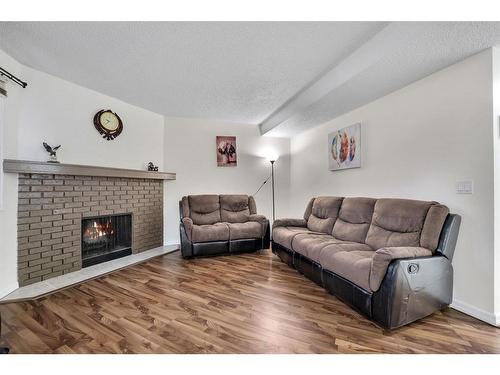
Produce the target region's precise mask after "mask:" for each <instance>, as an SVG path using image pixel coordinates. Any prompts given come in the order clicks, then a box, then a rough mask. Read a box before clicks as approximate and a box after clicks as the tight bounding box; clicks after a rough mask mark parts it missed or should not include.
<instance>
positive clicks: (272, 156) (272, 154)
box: [266, 151, 280, 161]
mask: <svg viewBox="0 0 500 375" xmlns="http://www.w3.org/2000/svg"><path fill="white" fill-rule="evenodd" d="M279 157H280V156H279V155H278V154H277V153H276V152H272V151H270V152H268V153H266V160H267V161H276V160H278V158H279Z"/></svg>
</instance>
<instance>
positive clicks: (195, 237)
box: [179, 195, 270, 258]
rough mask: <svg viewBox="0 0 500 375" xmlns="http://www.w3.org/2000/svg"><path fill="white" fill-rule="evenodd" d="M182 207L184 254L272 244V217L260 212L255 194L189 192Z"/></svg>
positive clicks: (230, 251)
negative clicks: (270, 224)
mask: <svg viewBox="0 0 500 375" xmlns="http://www.w3.org/2000/svg"><path fill="white" fill-rule="evenodd" d="M179 210H180V217H181V223H180V231H181V254H182V256H183V257H184V258H191V257H195V256H207V255H224V254H235V253H242V252H249V251H256V250H261V249H268V248H269V245H270V239H269V238H270V233H269V232H270V230H269V221H268V220H267V219H266V217H265V216H263V215H257V207H256V205H255V200H254V198H253V197H252V196H248V195H189V196H187V197H182V200H181V201H180V202H179Z"/></svg>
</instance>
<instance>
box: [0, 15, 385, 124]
mask: <svg viewBox="0 0 500 375" xmlns="http://www.w3.org/2000/svg"><path fill="white" fill-rule="evenodd" d="M384 26H385V24H384V23H373V22H372V23H370V22H268V23H265V22H248V23H245V22H200V23H198V22H180V23H179V22H62V23H58V22H14V23H10V22H0V48H1V49H3V50H4V51H5V52H6V53H8V54H10V55H11V56H13V57H14V58H16V59H17V60H18V61H20V62H21V63H23V64H25V65H27V66H30V67H32V68H35V69H38V70H41V71H43V72H46V73H49V74H52V75H55V76H58V77H61V78H63V79H66V80H68V81H71V82H75V83H77V84H80V85H82V86H85V87H88V88H91V89H93V90H96V91H99V92H102V93H105V94H107V95H110V96H113V97H116V98H119V99H122V100H124V101H126V102H128V103H131V104H134V105H137V106H141V107H144V108H147V109H149V110H152V111H154V112H158V113H161V114H164V115H166V116H178V117H194V118H204V119H212V120H222V121H232V122H237V123H250V124H259V123H260V122H261V121H263V120H264V119H265V118H267V117H268V116H269V115H270V114H271V113H272V112H274V111H275V110H276V109H277V108H278V107H280V106H281V105H282V104H283V103H284V102H286V101H287V100H288V99H289V98H290V97H292V96H294V95H295V94H296V93H297V92H298V91H300V90H301V89H303V88H304V86H306V85H307V84H308V83H309V82H311V80H314V79H315V78H316V77H317V76H318V75H321V74H322V73H324V72H325V71H327V70H329V69H330V68H331V67H332V66H333V65H334V64H335V63H336V62H338V61H340V60H342V59H343V58H345V57H346V56H348V55H349V54H350V53H351V52H352V51H354V50H355V49H357V48H358V47H359V46H360V45H362V44H363V43H364V42H366V41H367V40H368V39H369V38H370V37H372V36H373V35H374V34H375V33H377V32H378V31H379V30H380V29H381V28H382V27H384Z"/></svg>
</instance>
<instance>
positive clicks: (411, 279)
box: [272, 197, 460, 329]
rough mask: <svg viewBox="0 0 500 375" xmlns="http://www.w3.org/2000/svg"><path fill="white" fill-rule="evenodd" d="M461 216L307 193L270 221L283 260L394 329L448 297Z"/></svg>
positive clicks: (430, 206)
mask: <svg viewBox="0 0 500 375" xmlns="http://www.w3.org/2000/svg"><path fill="white" fill-rule="evenodd" d="M459 227H460V216H458V215H454V214H450V213H449V210H448V208H447V207H446V206H443V205H441V204H438V203H436V202H425V201H417V200H408V199H373V198H342V197H318V198H312V199H311V200H310V201H309V204H308V205H307V208H306V211H305V213H304V217H303V218H302V219H279V220H276V221H275V222H274V224H273V236H272V239H273V240H272V249H273V252H274V253H275V254H277V255H278V256H279V257H280V258H281V260H282V261H284V262H285V263H287V264H288V265H290V266H292V267H294V268H296V269H297V270H298V271H299V272H301V273H302V274H304V275H305V276H306V277H308V278H310V279H311V280H313V281H314V282H316V283H317V284H319V285H321V286H323V287H324V288H325V289H327V290H328V291H329V292H330V293H332V294H334V295H336V296H337V297H339V298H340V299H341V300H343V301H344V302H346V303H347V304H349V305H351V306H352V307H354V308H356V309H357V310H358V311H360V312H362V313H363V314H365V315H366V316H368V317H369V318H371V319H372V320H374V321H375V322H377V323H378V324H379V325H381V326H383V327H385V328H389V329H393V328H396V327H399V326H402V325H405V324H408V323H410V322H412V321H415V320H417V319H420V318H423V317H425V316H427V315H429V314H431V313H433V312H435V311H437V310H440V309H442V308H444V307H446V306H448V305H449V304H450V303H451V300H452V289H453V267H452V265H451V260H452V257H453V253H454V250H455V245H456V241H457V236H458V230H459Z"/></svg>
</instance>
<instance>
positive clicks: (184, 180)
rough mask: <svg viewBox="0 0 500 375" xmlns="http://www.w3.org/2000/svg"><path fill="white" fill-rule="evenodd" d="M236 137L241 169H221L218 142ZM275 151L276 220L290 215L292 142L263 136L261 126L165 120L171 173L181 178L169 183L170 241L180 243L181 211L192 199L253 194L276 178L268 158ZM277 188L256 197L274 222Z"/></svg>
mask: <svg viewBox="0 0 500 375" xmlns="http://www.w3.org/2000/svg"><path fill="white" fill-rule="evenodd" d="M217 135H233V136H236V147H237V152H238V166H236V167H217V161H216V147H215V137H216V136H217ZM269 151H274V152H276V153H277V154H278V155H280V157H279V159H278V161H277V162H276V164H275V173H276V180H275V185H276V217H283V216H287V215H288V214H289V212H288V203H289V186H290V180H289V172H290V157H289V152H290V140H289V139H284V138H270V137H262V136H260V133H259V129H258V126H256V125H244V124H233V123H222V122H217V121H203V120H194V119H181V118H166V119H165V163H164V164H165V170H166V171H172V172H176V173H177V180H176V181H172V182H168V183H166V184H165V185H166V194H165V196H166V201H165V223H166V226H165V239H166V241H167V243H179V206H178V201H179V199H180V198H181V197H182V196H183V195H189V194H249V195H251V194H253V193H254V192H255V191H256V190H257V189H258V187H259V186H260V184H261V183H262V182H263V181H264V180H265V179H266V178H267V177H268V176H269V175H270V164H269V162H268V161H267V160H266V159H265V158H264V157H262V155H265V154H266V152H269ZM270 189H271V184H270V182H269V183H268V184H266V185H265V186H264V187H263V188H262V190H261V191H260V192H259V193H258V194H257V195H256V197H255V199H256V203H257V211H258V213H261V214H264V215H266V216H267V217H269V218H270V217H271V212H272V211H271V207H272V206H271V190H270Z"/></svg>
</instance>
